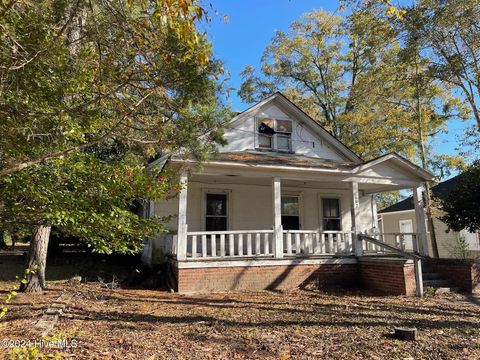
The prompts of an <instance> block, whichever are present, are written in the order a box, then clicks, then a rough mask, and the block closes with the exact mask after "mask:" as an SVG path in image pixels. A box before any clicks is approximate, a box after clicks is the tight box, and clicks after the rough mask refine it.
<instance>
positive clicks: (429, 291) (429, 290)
mask: <svg viewBox="0 0 480 360" xmlns="http://www.w3.org/2000/svg"><path fill="white" fill-rule="evenodd" d="M435 291H436V289H435V288H434V287H433V286H427V287H426V288H425V289H424V290H423V294H424V295H427V296H433V295H435Z"/></svg>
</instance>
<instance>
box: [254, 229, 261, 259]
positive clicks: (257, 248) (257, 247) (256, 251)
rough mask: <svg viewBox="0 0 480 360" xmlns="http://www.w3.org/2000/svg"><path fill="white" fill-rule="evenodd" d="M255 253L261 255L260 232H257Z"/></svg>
mask: <svg viewBox="0 0 480 360" xmlns="http://www.w3.org/2000/svg"><path fill="white" fill-rule="evenodd" d="M255 255H260V234H255Z"/></svg>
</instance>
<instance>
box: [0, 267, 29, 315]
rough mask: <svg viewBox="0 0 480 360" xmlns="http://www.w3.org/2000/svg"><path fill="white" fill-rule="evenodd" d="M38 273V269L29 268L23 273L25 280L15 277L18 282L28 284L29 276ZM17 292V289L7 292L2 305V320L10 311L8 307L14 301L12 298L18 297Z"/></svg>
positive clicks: (0, 311)
mask: <svg viewBox="0 0 480 360" xmlns="http://www.w3.org/2000/svg"><path fill="white" fill-rule="evenodd" d="M36 271H37V268H36V267H31V268H27V269H25V271H24V272H23V278H21V279H20V278H19V277H18V276H15V280H16V282H20V283H22V284H26V283H27V278H28V276H29V275H31V274H34V273H35V272H36ZM16 290H17V287H14V288H12V289H10V290H8V291H7V294H6V295H5V296H4V298H3V300H2V303H1V304H0V319H2V318H3V317H4V316H5V315H6V314H7V311H8V307H7V305H8V304H10V302H11V301H12V298H13V297H15V296H17V291H16Z"/></svg>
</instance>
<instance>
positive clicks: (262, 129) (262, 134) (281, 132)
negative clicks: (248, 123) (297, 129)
mask: <svg viewBox="0 0 480 360" xmlns="http://www.w3.org/2000/svg"><path fill="white" fill-rule="evenodd" d="M257 123H258V147H259V148H260V149H267V150H278V151H292V120H282V119H272V118H258V120H257Z"/></svg>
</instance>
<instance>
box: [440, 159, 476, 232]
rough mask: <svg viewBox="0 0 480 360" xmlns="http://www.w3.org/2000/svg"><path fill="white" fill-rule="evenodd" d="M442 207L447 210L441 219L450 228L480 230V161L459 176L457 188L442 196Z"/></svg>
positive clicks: (455, 229)
mask: <svg viewBox="0 0 480 360" xmlns="http://www.w3.org/2000/svg"><path fill="white" fill-rule="evenodd" d="M440 207H441V209H442V210H443V211H444V212H445V215H444V216H442V217H441V220H442V221H443V222H445V223H446V224H447V225H448V227H449V228H450V229H452V230H454V231H460V230H463V229H467V230H468V231H470V232H476V231H479V230H480V211H479V209H480V161H476V162H474V163H473V164H472V165H470V166H469V167H468V169H467V170H466V171H465V172H464V173H462V174H461V175H460V176H459V177H458V180H457V182H456V185H455V188H454V189H452V190H451V191H450V192H449V193H448V194H446V195H443V196H442V197H441V199H440Z"/></svg>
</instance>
